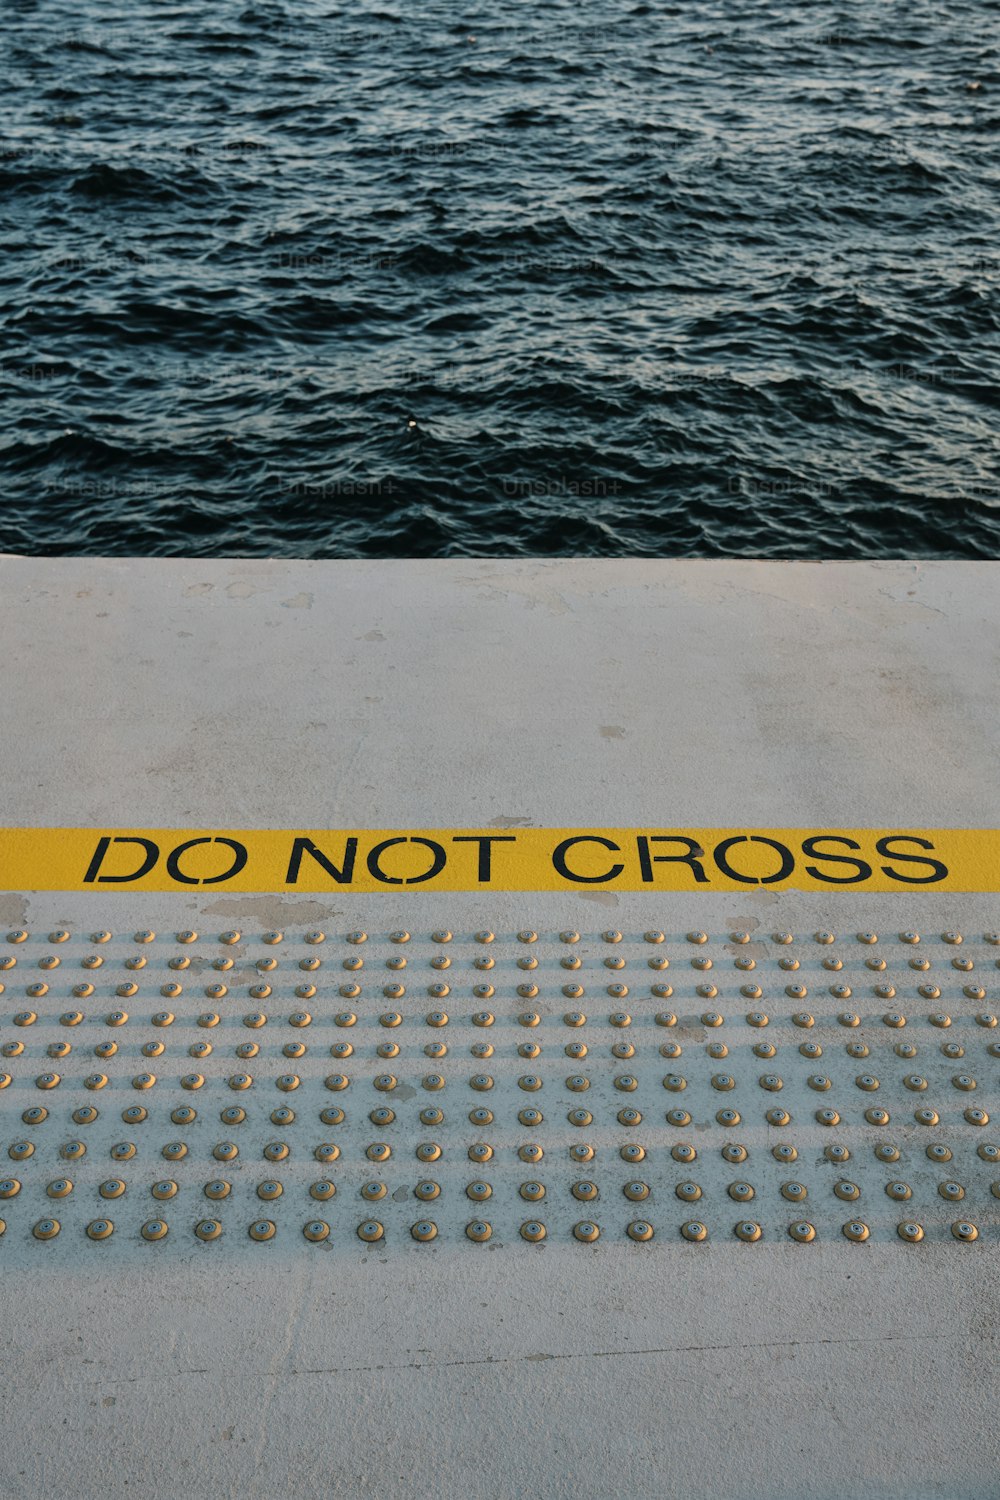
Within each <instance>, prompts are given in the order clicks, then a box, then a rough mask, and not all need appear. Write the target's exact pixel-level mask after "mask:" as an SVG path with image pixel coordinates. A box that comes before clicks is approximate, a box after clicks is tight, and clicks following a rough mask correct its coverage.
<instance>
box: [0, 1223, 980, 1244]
mask: <svg viewBox="0 0 1000 1500" xmlns="http://www.w3.org/2000/svg"><path fill="white" fill-rule="evenodd" d="M6 1227H7V1226H6V1224H5V1222H4V1221H3V1220H2V1219H0V1234H3V1232H4V1231H5V1230H6ZM61 1228H62V1226H61V1224H60V1223H59V1220H58V1219H39V1220H38V1222H37V1223H36V1224H35V1225H34V1227H33V1229H32V1234H33V1235H34V1237H35V1239H36V1240H41V1241H50V1240H54V1239H55V1238H56V1237H57V1236H58V1234H59V1233H60V1230H61ZM114 1229H115V1226H114V1223H113V1222H112V1220H110V1219H93V1220H91V1222H90V1223H89V1224H88V1225H87V1227H86V1230H85V1233H86V1235H87V1237H88V1238H89V1239H91V1240H95V1241H103V1240H108V1239H110V1238H111V1236H112V1234H113V1233H114ZM437 1232H438V1231H437V1225H436V1224H434V1223H433V1221H431V1220H429V1219H425V1220H421V1221H420V1222H419V1223H417V1224H414V1225H413V1226H412V1228H411V1229H410V1234H411V1236H412V1237H413V1239H415V1240H417V1241H418V1242H423V1243H426V1242H428V1241H431V1240H434V1239H436V1237H437ZM896 1232H897V1234H898V1236H899V1238H900V1239H902V1240H904V1241H905V1242H907V1243H908V1244H915V1243H918V1242H919V1241H920V1240H922V1239H923V1238H924V1230H923V1226H922V1225H921V1224H918V1223H914V1222H905V1223H902V1224H899V1225H898V1226H897V1230H896ZM139 1233H140V1234H141V1236H142V1238H143V1239H144V1240H147V1241H154V1242H155V1241H157V1240H163V1239H166V1237H167V1235H168V1233H169V1226H168V1224H167V1222H166V1220H164V1219H150V1220H148V1221H147V1222H146V1223H145V1224H143V1226H142V1228H141V1229H140V1231H139ZM194 1233H195V1235H196V1236H197V1237H198V1238H199V1239H200V1240H204V1241H212V1240H217V1239H219V1238H220V1236H221V1235H222V1225H221V1224H220V1222H219V1220H218V1219H201V1220H199V1221H198V1222H197V1223H196V1224H195V1226H194ZM247 1233H248V1235H249V1237H250V1239H252V1240H254V1241H256V1242H258V1243H264V1242H266V1241H268V1240H272V1239H274V1237H275V1235H276V1233H277V1226H276V1225H275V1223H274V1221H273V1220H272V1219H257V1220H255V1221H254V1222H253V1223H252V1224H251V1225H250V1226H249V1228H248V1230H247ZM302 1233H303V1236H304V1237H305V1239H307V1240H309V1241H310V1242H311V1243H313V1244H317V1243H321V1242H323V1241H325V1240H327V1239H328V1238H329V1235H330V1226H329V1224H327V1223H326V1222H325V1221H324V1220H322V1219H313V1220H311V1221H310V1222H309V1223H307V1224H306V1225H304V1226H303V1230H302ZM465 1233H466V1236H467V1238H468V1239H470V1240H472V1241H473V1242H474V1243H477V1244H483V1243H485V1242H486V1241H487V1240H489V1239H490V1238H491V1237H492V1234H493V1227H492V1225H491V1224H489V1223H487V1222H486V1221H485V1220H483V1219H475V1220H473V1221H472V1223H470V1224H467V1225H466V1228H465ZM625 1233H626V1234H627V1235H628V1237H629V1238H630V1239H631V1240H636V1241H640V1242H642V1241H648V1240H651V1239H653V1238H654V1233H655V1231H654V1229H653V1226H652V1225H651V1224H649V1223H648V1222H647V1221H646V1220H643V1219H635V1220H633V1221H632V1223H630V1224H629V1225H627V1227H626V1230H625ZM733 1233H734V1234H735V1236H736V1238H737V1239H739V1240H742V1241H744V1242H746V1243H754V1242H756V1241H758V1240H760V1239H762V1238H763V1230H762V1228H761V1226H760V1225H759V1224H757V1223H755V1222H753V1221H752V1220H747V1219H745V1220H742V1221H741V1222H740V1223H738V1224H736V1225H735V1226H734V1228H733ZM841 1233H842V1234H843V1236H844V1238H845V1239H848V1240H850V1241H852V1242H854V1243H856V1244H861V1243H864V1241H865V1240H867V1239H868V1238H869V1236H870V1233H871V1231H870V1230H869V1227H868V1225H867V1224H865V1223H863V1222H862V1221H861V1220H860V1219H852V1220H850V1221H849V1222H848V1223H846V1224H844V1225H843V1227H842V1229H841ZM951 1233H952V1236H953V1238H954V1239H956V1240H959V1241H962V1242H965V1243H971V1242H972V1241H974V1240H976V1239H978V1238H979V1229H978V1227H977V1226H976V1225H975V1224H973V1223H971V1222H970V1221H968V1220H961V1219H960V1220H956V1222H955V1223H953V1224H952V1225H951ZM519 1234H520V1236H521V1238H522V1239H523V1240H527V1241H528V1242H529V1243H531V1244H537V1243H538V1242H539V1241H541V1240H544V1239H545V1238H546V1234H547V1231H546V1228H545V1225H544V1224H543V1223H541V1222H540V1221H539V1220H537V1219H529V1220H527V1221H526V1222H525V1223H523V1224H522V1225H521V1227H520V1230H519ZM600 1234H601V1230H600V1227H599V1226H598V1225H597V1224H595V1223H594V1222H593V1221H591V1220H582V1221H581V1222H580V1223H578V1224H575V1225H574V1226H573V1237H574V1238H575V1239H577V1240H580V1241H582V1242H583V1243H585V1244H591V1243H593V1241H594V1240H596V1239H598V1238H599V1237H600ZM680 1234H681V1235H682V1237H683V1238H684V1239H686V1240H689V1241H692V1242H694V1243H698V1242H701V1241H704V1240H707V1239H708V1237H709V1233H708V1226H707V1225H706V1224H703V1223H702V1222H701V1221H700V1220H696V1219H692V1220H689V1221H688V1222H687V1223H685V1224H682V1225H681V1226H680ZM788 1234H789V1236H790V1238H791V1239H793V1240H795V1241H797V1242H798V1243H800V1244H808V1243H809V1242H810V1241H812V1240H815V1238H816V1229H815V1226H814V1225H813V1224H810V1223H808V1222H807V1221H805V1220H800V1221H798V1222H796V1223H794V1224H790V1225H789V1226H788ZM357 1235H358V1238H359V1239H360V1240H363V1241H364V1242H365V1243H366V1244H375V1243H377V1242H378V1241H379V1240H381V1239H383V1238H384V1236H385V1227H384V1225H382V1224H381V1223H379V1221H378V1220H377V1219H367V1220H365V1222H364V1223H362V1224H359V1225H358V1228H357Z"/></svg>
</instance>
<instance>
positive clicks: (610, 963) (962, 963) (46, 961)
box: [0, 953, 1000, 974]
mask: <svg viewBox="0 0 1000 1500" xmlns="http://www.w3.org/2000/svg"><path fill="white" fill-rule="evenodd" d="M471 963H472V967H473V968H475V969H495V968H496V959H495V958H493V957H492V955H490V954H488V953H485V954H480V955H478V956H477V957H476V958H474V959H472V960H471ZM428 964H429V967H430V968H432V969H450V968H451V967H452V960H451V959H450V958H449V957H448V955H447V954H443V953H442V954H437V955H435V956H434V957H433V958H431V959H429V960H428ZM516 965H517V968H519V969H528V970H531V969H537V968H538V966H539V961H538V959H537V958H535V957H534V956H531V955H529V956H524V957H521V958H519V959H517V961H516ZM104 966H105V960H104V958H103V957H102V956H101V955H100V954H99V953H90V954H87V955H86V956H85V957H83V958H82V959H81V960H80V967H81V968H82V969H103V968H104ZM601 966H602V968H605V969H619V970H620V969H627V968H628V960H627V959H625V958H622V957H620V956H619V955H613V956H610V957H608V958H604V959H602V960H601ZM995 966H996V967H998V968H1000V959H997V960H995ZM18 967H19V964H18V960H17V958H16V957H15V956H14V954H12V953H8V954H0V971H3V972H4V973H10V971H11V970H13V969H16V968H18ZM34 967H36V968H38V969H41V970H43V971H46V972H47V971H52V970H55V969H59V968H61V967H62V959H61V958H60V957H59V956H58V954H54V953H49V954H45V955H43V956H42V957H41V958H39V959H37V960H35V961H34ZM123 967H124V968H126V969H128V970H130V971H134V972H141V971H142V970H143V969H145V968H147V967H148V960H147V959H146V957H145V955H144V954H142V953H139V954H135V955H133V956H132V957H131V958H127V959H125V960H124V962H123ZM167 967H168V968H169V969H173V970H176V971H178V972H180V973H183V972H185V971H186V970H187V969H189V968H190V967H191V960H190V959H189V958H188V957H186V956H185V955H179V956H177V957H175V958H171V959H170V960H169V961H168V964H167ZM235 967H236V962H235V960H234V959H232V958H229V957H220V958H214V959H213V960H212V968H213V969H215V970H217V971H218V972H219V973H229V972H230V971H231V970H232V969H234V968H235ZM253 967H254V968H255V969H256V970H257V971H258V972H259V973H264V974H271V973H274V972H275V971H276V970H277V969H278V968H279V964H278V960H277V959H276V958H260V959H257V961H256V962H255V963H254V965H253ZM364 967H365V961H364V959H363V958H358V957H353V958H345V959H344V960H343V961H342V963H341V968H344V969H348V970H353V971H359V970H362V969H364ZM383 967H384V968H387V969H393V970H401V969H405V968H407V967H408V964H407V960H406V959H405V958H404V957H403V956H402V955H398V956H395V957H393V958H387V959H386V960H385V963H384V965H383ZM559 967H560V968H562V969H582V968H583V967H584V962H583V959H581V958H578V957H577V956H576V955H575V954H573V955H569V956H566V957H563V958H561V959H560V960H559ZM646 967H647V968H649V969H669V968H670V960H669V958H667V957H665V956H663V955H657V956H654V957H652V958H649V959H647V960H646ZM690 967H691V968H693V969H697V970H699V971H702V972H704V971H707V970H709V969H713V968H714V967H715V961H714V960H713V959H711V958H708V957H707V956H698V957H696V958H692V959H691V960H690ZM733 967H734V968H736V969H738V970H740V972H741V973H750V972H752V971H753V970H755V969H756V967H757V960H756V959H755V958H751V957H745V958H744V957H741V958H736V959H734V961H733ZM843 967H844V963H843V960H842V959H840V958H837V957H835V956H832V957H829V958H824V960H823V968H824V969H826V970H828V971H831V972H834V973H836V972H838V971H839V970H841V969H843ZM908 967H909V968H911V969H915V970H918V971H920V972H926V971H928V970H929V969H931V968H932V967H933V965H932V963H931V960H930V959H929V958H924V957H919V958H911V959H909V960H908ZM951 967H952V968H953V969H957V970H959V971H960V972H962V973H969V972H971V971H972V970H973V969H975V967H976V965H975V961H974V960H973V959H971V958H965V957H955V958H953V959H952V960H951ZM296 968H298V969H302V970H304V971H305V972H307V973H313V972H316V971H317V970H319V969H322V968H323V960H322V959H320V958H316V957H310V958H300V959H299V960H298V961H297V963H296ZM778 968H779V969H781V970H782V971H783V972H785V973H795V972H796V970H798V969H799V968H801V964H800V962H799V960H798V959H797V958H795V957H784V958H780V959H779V960H778ZM865 968H866V969H870V970H871V971H872V972H873V973H884V971H885V970H886V969H887V968H888V964H887V962H886V960H885V959H884V958H879V957H873V958H866V959H865Z"/></svg>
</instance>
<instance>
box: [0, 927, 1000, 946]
mask: <svg viewBox="0 0 1000 1500" xmlns="http://www.w3.org/2000/svg"><path fill="white" fill-rule="evenodd" d="M30 936H31V934H30V933H29V932H27V931H26V930H25V929H23V928H18V929H17V930H15V931H12V932H8V933H7V941H8V943H24V942H27V941H28V939H29V937H30ZM71 936H72V934H71V933H70V932H69V931H67V930H66V929H65V928H60V929H58V930H56V931H54V932H50V933H49V934H48V941H49V942H50V943H66V942H68V941H69V940H70V938H71ZM474 936H475V941H476V942H477V943H492V942H494V941H495V938H496V934H495V933H493V932H491V931H489V930H488V929H487V930H483V931H480V932H477V933H475V935H474ZM855 936H856V940H857V942H859V943H864V944H866V945H871V944H873V943H877V942H878V940H879V939H878V934H877V933H875V932H859V933H857V934H856V935H855ZM198 937H199V934H198V933H197V932H194V931H192V930H190V929H188V930H187V931H184V932H178V933H175V934H174V938H175V941H177V942H178V943H195V942H197V941H198ZM601 937H602V939H603V941H604V942H606V943H621V942H623V941H625V937H624V934H623V933H621V932H618V931H616V930H614V929H609V930H607V931H605V932H603V933H602V934H601ZM155 938H156V933H155V932H153V931H152V930H151V929H150V928H143V929H141V930H140V931H139V932H136V933H134V934H133V937H132V940H133V942H136V943H152V942H153V941H154V940H155ZM284 938H285V934H284V933H283V932H280V931H272V932H265V933H263V934H262V935H261V941H262V942H264V943H269V944H277V943H281V942H283V941H284ZM453 938H454V933H452V932H450V931H448V930H447V929H440V930H438V931H435V932H432V933H431V941H432V942H434V943H450V942H451V941H452V939H453ZM643 939H644V941H645V942H647V943H663V942H665V941H666V935H665V934H664V933H662V932H656V931H649V932H645V933H644V934H643ZM90 940H91V942H93V943H110V942H111V940H112V934H111V933H110V932H108V931H104V930H102V931H98V932H92V933H91V934H90ZM686 940H687V941H688V942H689V943H695V944H699V945H700V944H703V943H707V942H708V941H709V937H708V934H707V933H705V932H696V931H693V932H689V933H687V934H686ZM836 940H837V939H836V936H835V934H834V933H832V932H816V933H814V934H813V941H814V942H816V943H821V944H824V945H828V944H830V943H834V942H836ZM983 940H984V942H987V943H992V944H993V945H994V946H1000V933H998V932H986V933H984V934H983ZM242 941H243V933H242V932H240V931H238V930H231V931H229V932H223V933H221V934H220V936H219V942H220V943H227V944H230V945H232V944H235V943H239V942H242ZM303 941H304V942H306V943H325V942H326V933H325V932H322V931H320V930H319V929H315V930H313V931H311V932H306V933H304V934H303ZM345 941H346V942H348V943H366V942H367V941H368V934H367V932H362V931H360V930H359V931H355V932H349V933H347V934H346V937H345ZM409 941H410V934H409V933H408V932H406V931H405V930H402V929H400V930H398V931H396V932H390V933H389V942H391V943H408V942H409ZM517 941H518V942H519V943H536V942H537V941H538V933H537V932H534V931H532V930H531V929H529V928H523V929H522V930H521V931H520V932H518V934H517ZM559 941H560V942H563V943H578V942H580V941H581V938H580V934H579V932H576V931H575V930H572V929H565V930H564V931H562V932H560V934H559ZM729 941H730V942H733V943H749V942H750V941H751V935H750V933H749V932H731V933H730V934H729ZM771 941H772V942H775V943H780V944H782V945H787V944H789V943H793V942H794V941H795V936H794V934H793V933H790V932H774V933H772V934H771ZM899 941H900V942H902V943H909V944H915V943H919V942H920V934H919V933H918V932H912V931H911V932H901V933H900V934H899ZM941 941H942V942H944V943H949V944H958V943H961V942H962V941H963V936H962V934H961V933H960V932H942V933H941Z"/></svg>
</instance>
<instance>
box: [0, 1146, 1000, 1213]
mask: <svg viewBox="0 0 1000 1500" xmlns="http://www.w3.org/2000/svg"><path fill="white" fill-rule="evenodd" d="M375 1160H379V1161H381V1160H384V1158H383V1157H377V1158H375ZM45 1191H46V1195H47V1196H48V1197H49V1198H68V1197H69V1196H70V1194H71V1193H72V1192H73V1191H74V1183H73V1182H72V1180H71V1179H70V1178H68V1177H61V1178H57V1179H56V1180H55V1181H53V1182H49V1183H48V1184H47V1185H46V1189H45ZM97 1191H98V1192H99V1194H100V1196H101V1197H102V1198H120V1197H122V1196H123V1195H124V1194H125V1192H126V1191H127V1184H126V1183H124V1182H123V1181H122V1180H121V1179H120V1178H111V1179H109V1180H108V1181H106V1182H102V1183H101V1184H100V1185H99V1186H98V1189H97ZM178 1191H179V1189H178V1185H177V1183H176V1182H173V1181H172V1180H165V1181H162V1182H157V1183H154V1184H153V1186H152V1187H151V1189H150V1192H151V1193H152V1195H153V1197H154V1198H157V1199H160V1200H166V1199H169V1198H173V1197H175V1196H176V1194H177V1192H178ZM202 1191H203V1192H204V1195H205V1197H206V1198H211V1199H213V1200H220V1199H223V1198H227V1197H228V1196H229V1194H230V1192H231V1191H232V1184H231V1183H229V1182H227V1181H225V1180H224V1179H218V1180H215V1181H212V1182H208V1183H205V1184H204V1186H203V1189H202ZM336 1191H337V1189H336V1185H335V1184H334V1183H332V1182H327V1181H324V1182H314V1183H312V1184H311V1186H310V1188H309V1195H310V1197H312V1198H318V1199H321V1200H325V1199H328V1198H332V1197H333V1196H334V1194H335V1193H336ZM387 1191H388V1189H387V1187H386V1184H385V1183H384V1182H367V1183H365V1184H363V1186H362V1187H361V1188H360V1189H359V1193H360V1196H361V1197H362V1198H365V1199H367V1200H369V1201H370V1202H375V1201H377V1200H378V1199H379V1198H384V1197H385V1195H386V1193H387ZM414 1191H415V1194H416V1196H417V1197H418V1198H421V1199H423V1200H424V1201H430V1200H432V1199H434V1198H437V1197H438V1196H439V1195H440V1191H441V1189H440V1187H439V1185H438V1183H436V1182H421V1183H418V1184H417V1186H416V1188H415V1189H414ZM464 1191H465V1196H466V1197H467V1198H472V1199H473V1200H475V1201H476V1202H484V1201H485V1200H486V1199H488V1198H491V1197H492V1196H493V1187H492V1185H491V1184H490V1183H488V1182H481V1181H477V1182H470V1183H467V1184H466V1186H465V1189H464ZM779 1191H780V1193H781V1196H782V1197H783V1198H784V1199H786V1200H787V1201H788V1202H789V1203H802V1202H804V1201H805V1199H806V1198H808V1196H809V1189H808V1188H807V1187H806V1186H805V1184H804V1183H801V1182H784V1183H782V1184H781V1187H780V1189H779ZM832 1191H833V1193H834V1196H835V1197H837V1198H839V1199H841V1200H842V1201H843V1202H847V1203H853V1202H856V1201H857V1200H858V1199H859V1198H860V1197H861V1196H862V1193H861V1189H860V1188H859V1187H858V1185H857V1183H854V1182H849V1181H847V1180H842V1181H840V1182H837V1183H835V1184H834V1187H833V1189H832ZM884 1191H885V1194H886V1196H887V1197H888V1198H891V1199H892V1200H893V1201H894V1202H905V1201H907V1200H908V1199H910V1198H912V1197H913V1189H912V1188H911V1186H910V1184H909V1183H907V1182H902V1181H893V1182H889V1183H886V1184H885V1189H884ZM990 1191H991V1193H992V1195H993V1197H994V1198H1000V1182H993V1183H991V1184H990ZM20 1192H21V1183H20V1182H19V1181H18V1180H17V1179H16V1178H5V1179H4V1180H3V1181H0V1199H4V1200H10V1199H14V1198H16V1197H17V1195H18V1194H19V1193H20ZM256 1192H257V1197H258V1198H262V1199H264V1200H265V1201H266V1202H272V1201H274V1200H275V1199H277V1198H280V1197H281V1196H282V1194H283V1192H284V1187H283V1185H282V1184H281V1183H280V1182H273V1181H268V1182H261V1183H258V1184H257V1189H256ZM570 1192H571V1193H572V1195H573V1197H574V1198H576V1199H578V1200H580V1201H582V1202H590V1201H591V1200H593V1199H595V1198H597V1197H599V1196H600V1190H599V1188H598V1186H597V1184H596V1183H594V1182H591V1181H582V1182H575V1183H573V1184H572V1186H571V1188H570ZM651 1192H652V1189H651V1188H650V1186H649V1184H648V1183H646V1182H642V1181H639V1180H633V1181H631V1182H627V1183H625V1184H624V1186H623V1187H622V1194H623V1195H624V1197H626V1198H628V1199H629V1200H630V1201H631V1202H633V1203H638V1202H642V1201H643V1200H644V1199H646V1198H648V1197H649V1196H650V1194H651ZM726 1192H727V1193H728V1195H729V1197H730V1198H732V1199H733V1200H734V1201H735V1202H737V1203H746V1202H749V1201H750V1200H751V1199H752V1198H754V1197H756V1188H755V1187H754V1186H753V1184H752V1183H749V1182H731V1183H730V1184H729V1185H728V1187H727V1189H726ZM518 1193H519V1195H520V1197H521V1198H523V1199H525V1200H526V1201H527V1202H529V1203H538V1202H540V1201H541V1200H542V1199H543V1198H544V1197H545V1196H546V1188H545V1185H544V1184H543V1183H541V1182H522V1183H521V1184H520V1186H519V1188H518ZM937 1193H938V1196H939V1197H941V1198H944V1199H945V1200H946V1201H947V1202H950V1203H957V1202H959V1201H961V1199H962V1198H964V1197H965V1187H964V1184H962V1183H960V1182H955V1181H949V1182H941V1183H938V1186H937ZM674 1195H675V1197H677V1198H679V1199H681V1201H682V1202H685V1203H696V1202H698V1200H699V1199H700V1198H701V1197H702V1196H703V1192H702V1188H701V1185H700V1183H697V1182H679V1183H676V1184H675V1186H674Z"/></svg>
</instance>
